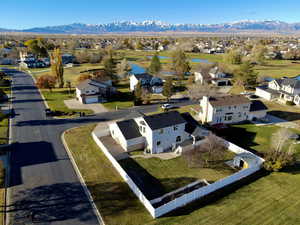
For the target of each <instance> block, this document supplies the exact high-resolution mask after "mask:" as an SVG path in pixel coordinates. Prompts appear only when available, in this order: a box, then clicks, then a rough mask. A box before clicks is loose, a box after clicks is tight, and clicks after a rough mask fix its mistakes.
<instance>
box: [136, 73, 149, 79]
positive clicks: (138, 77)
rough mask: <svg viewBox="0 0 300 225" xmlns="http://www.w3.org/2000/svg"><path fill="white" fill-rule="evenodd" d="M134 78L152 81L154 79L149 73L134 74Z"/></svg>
mask: <svg viewBox="0 0 300 225" xmlns="http://www.w3.org/2000/svg"><path fill="white" fill-rule="evenodd" d="M132 76H135V78H136V79H138V80H151V79H152V77H153V76H152V75H150V74H149V73H139V74H133V75H132Z"/></svg>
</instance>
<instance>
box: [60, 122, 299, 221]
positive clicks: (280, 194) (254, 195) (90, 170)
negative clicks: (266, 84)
mask: <svg viewBox="0 0 300 225" xmlns="http://www.w3.org/2000/svg"><path fill="white" fill-rule="evenodd" d="M94 127H95V125H88V126H84V127H80V128H75V129H73V130H70V131H68V132H67V133H66V135H65V138H66V141H67V143H68V146H69V147H70V149H71V151H72V154H73V156H74V158H75V161H76V163H77V165H78V167H79V169H80V171H81V174H82V175H83V177H84V179H85V181H86V183H87V185H88V188H89V190H90V191H91V194H92V196H93V198H94V201H95V203H96V205H97V207H98V209H99V211H100V213H101V215H102V217H103V218H104V221H105V223H106V224H108V225H139V224H149V225H150V224H151V225H180V224H185V225H194V224H206V225H216V224H226V225H227V224H230V225H240V224H243V225H283V224H286V225H290V224H300V215H299V213H298V211H299V210H300V201H299V200H298V199H300V169H299V168H300V165H299V164H297V165H296V166H294V167H291V168H288V169H286V170H285V171H282V172H277V173H272V174H269V175H267V176H263V177H261V178H259V179H256V180H255V179H254V180H253V181H252V183H249V184H247V185H244V186H242V187H240V188H239V189H229V190H227V192H228V193H226V194H223V195H221V196H222V197H221V198H220V197H217V196H214V197H212V198H210V199H206V200H199V201H196V202H195V203H193V204H190V205H188V206H186V207H184V208H182V209H180V210H177V211H176V212H174V213H172V214H170V215H166V216H164V217H162V218H158V219H153V218H152V217H151V216H150V214H149V213H148V212H147V211H146V210H145V208H144V206H143V205H142V204H141V203H140V202H139V200H138V199H137V198H136V197H135V196H134V194H133V193H132V191H131V190H130V189H129V187H128V186H127V184H126V183H125V182H124V181H123V180H122V178H121V177H120V176H119V174H118V173H117V172H116V170H115V169H114V168H113V167H112V165H111V164H110V162H109V160H108V159H107V158H106V157H105V155H104V154H103V153H102V152H101V150H100V149H99V148H98V146H97V145H96V144H95V143H94V141H93V139H92V137H91V135H90V133H91V131H92V130H93V128H94ZM246 129H248V130H251V129H252V132H257V130H255V127H248V128H246ZM270 129H272V128H270ZM274 129H275V128H274ZM269 133H270V130H265V129H262V132H261V133H257V134H256V133H254V134H253V135H252V136H249V137H247V136H246V137H244V139H242V140H239V139H238V138H236V140H237V141H238V143H244V145H246V143H247V141H249V140H250V141H252V142H255V145H252V147H251V148H254V149H257V150H260V151H267V150H268V147H267V146H268V141H269V139H268V137H267V136H269ZM78 143H80V144H78ZM176 169H177V168H176ZM184 176H185V174H184ZM237 212H238V213H237ZM257 212H263V213H261V214H257Z"/></svg>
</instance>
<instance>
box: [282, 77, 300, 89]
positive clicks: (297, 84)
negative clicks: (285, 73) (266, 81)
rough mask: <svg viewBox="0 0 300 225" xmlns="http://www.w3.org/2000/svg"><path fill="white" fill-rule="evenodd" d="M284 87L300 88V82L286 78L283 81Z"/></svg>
mask: <svg viewBox="0 0 300 225" xmlns="http://www.w3.org/2000/svg"><path fill="white" fill-rule="evenodd" d="M281 84H282V85H285V86H291V87H293V88H300V81H299V80H296V79H291V78H285V79H283V80H282V83H281Z"/></svg>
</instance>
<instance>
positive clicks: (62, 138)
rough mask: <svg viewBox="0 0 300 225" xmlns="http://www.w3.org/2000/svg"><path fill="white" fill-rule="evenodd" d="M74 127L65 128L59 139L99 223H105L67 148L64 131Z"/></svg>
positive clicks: (103, 224) (102, 224)
mask: <svg viewBox="0 0 300 225" xmlns="http://www.w3.org/2000/svg"><path fill="white" fill-rule="evenodd" d="M75 128H77V127H73V128H70V129H68V130H65V131H64V132H63V133H62V135H61V141H62V143H63V145H64V147H65V149H66V152H67V154H68V156H69V158H70V160H71V163H72V165H73V168H74V170H75V173H76V175H77V177H78V179H79V181H80V183H81V186H82V187H83V190H84V192H85V194H86V196H87V197H88V199H89V201H90V203H91V205H92V207H93V210H94V212H95V214H96V216H97V219H98V222H99V224H101V225H105V223H104V220H103V218H102V216H101V214H100V212H99V210H98V208H97V206H96V204H95V202H94V200H93V197H92V195H91V193H90V191H89V189H88V187H87V186H86V184H85V180H84V179H83V177H82V175H81V173H80V170H79V168H78V167H77V164H76V162H75V159H74V158H73V154H72V152H71V150H70V149H69V147H68V144H67V142H66V140H65V133H66V132H68V131H70V130H72V129H75Z"/></svg>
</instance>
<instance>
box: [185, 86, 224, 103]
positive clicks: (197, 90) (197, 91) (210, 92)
mask: <svg viewBox="0 0 300 225" xmlns="http://www.w3.org/2000/svg"><path fill="white" fill-rule="evenodd" d="M188 95H189V97H190V98H191V99H193V100H200V99H201V98H202V97H203V96H210V97H213V96H218V95H220V93H218V88H217V87H216V86H213V85H209V84H206V83H204V84H198V83H196V84H192V85H189V86H188Z"/></svg>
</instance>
